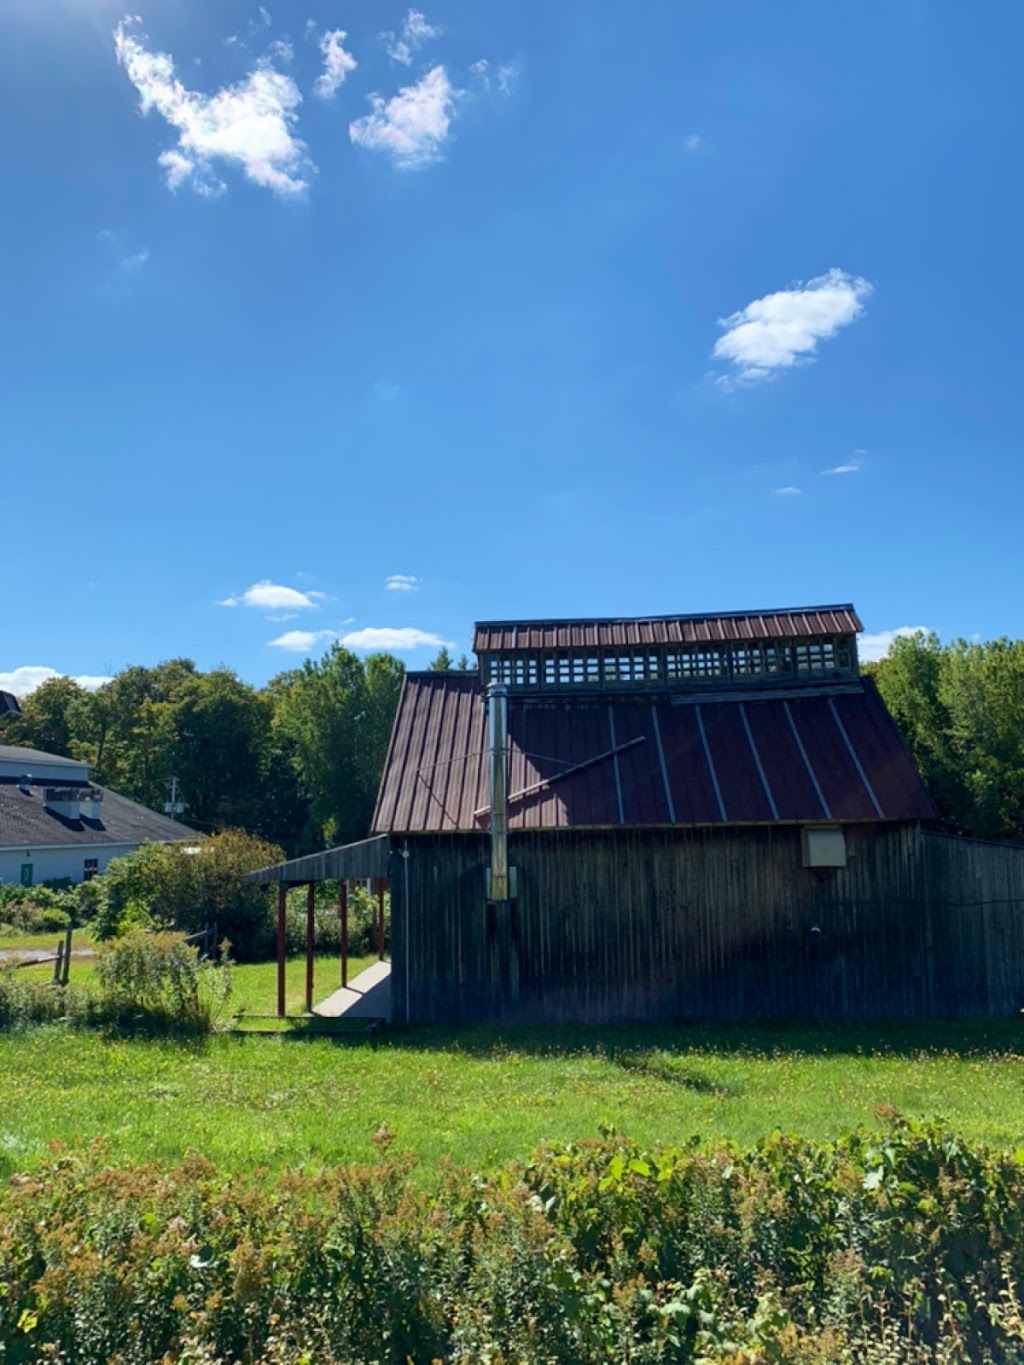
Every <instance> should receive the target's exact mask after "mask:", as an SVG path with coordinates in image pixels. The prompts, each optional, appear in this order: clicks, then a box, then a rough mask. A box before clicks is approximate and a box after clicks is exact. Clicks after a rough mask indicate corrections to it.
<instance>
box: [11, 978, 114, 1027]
mask: <svg viewBox="0 0 1024 1365" xmlns="http://www.w3.org/2000/svg"><path fill="white" fill-rule="evenodd" d="M91 1016H92V999H91V997H90V995H89V994H88V992H87V991H79V990H77V989H76V988H75V987H74V986H54V985H53V984H52V983H51V982H49V981H40V980H39V978H38V977H29V976H28V975H27V974H26V973H25V971H24V970H19V969H18V968H16V967H3V968H0V1030H4V1031H6V1030H11V1029H19V1028H25V1027H27V1026H28V1025H29V1024H45V1023H54V1022H56V1021H57V1020H66V1021H68V1022H70V1023H85V1022H87V1021H88V1020H89V1019H90V1018H91Z"/></svg>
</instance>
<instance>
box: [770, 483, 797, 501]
mask: <svg viewBox="0 0 1024 1365" xmlns="http://www.w3.org/2000/svg"><path fill="white" fill-rule="evenodd" d="M800 492H801V490H800V489H799V488H794V487H793V485H792V484H791V483H788V484H786V486H785V488H776V490H775V496H776V497H777V498H798V497H799V496H800Z"/></svg>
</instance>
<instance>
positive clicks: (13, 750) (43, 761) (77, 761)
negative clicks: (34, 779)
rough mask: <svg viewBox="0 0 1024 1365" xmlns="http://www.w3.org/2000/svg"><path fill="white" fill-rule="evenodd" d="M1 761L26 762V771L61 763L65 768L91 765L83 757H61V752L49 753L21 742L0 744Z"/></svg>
mask: <svg viewBox="0 0 1024 1365" xmlns="http://www.w3.org/2000/svg"><path fill="white" fill-rule="evenodd" d="M0 763H25V764H27V765H28V766H27V768H26V771H27V772H30V771H31V770H32V768H33V766H34V767H37V768H42V767H45V766H47V765H53V764H59V765H60V766H61V767H63V768H87V767H88V766H89V765H88V764H87V763H86V762H85V761H84V760H83V759H81V758H61V756H60V754H48V753H47V752H46V750H45V749H26V748H23V747H22V746H21V745H20V744H0Z"/></svg>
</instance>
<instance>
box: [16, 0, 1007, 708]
mask: <svg viewBox="0 0 1024 1365" xmlns="http://www.w3.org/2000/svg"><path fill="white" fill-rule="evenodd" d="M133 2H134V3H137V4H139V5H141V8H140V10H139V11H138V15H137V18H136V17H134V16H128V15H126V13H125V8H124V0H120V3H111V0H4V3H3V4H2V6H0V129H2V130H3V134H2V137H0V172H2V183H3V186H4V190H5V196H4V200H5V212H4V213H3V215H2V216H0V317H2V319H3V324H4V325H3V329H2V332H0V451H2V458H3V465H4V479H3V485H2V487H3V505H4V507H5V509H7V516H6V517H5V524H6V526H7V528H8V537H9V544H10V545H11V547H12V550H10V551H9V553H8V556H7V572H6V575H5V581H6V593H5V600H6V602H7V610H6V612H5V628H4V631H3V641H2V643H3V648H2V651H0V685H3V684H4V680H5V679H6V681H7V685H11V683H12V682H13V683H15V684H18V685H20V686H21V687H22V688H24V687H25V686H26V685H28V684H30V682H31V681H32V680H33V679H35V678H37V677H39V676H42V673H41V672H36V673H31V674H30V673H29V672H25V671H24V670H48V669H53V670H57V671H60V672H67V673H70V674H72V675H74V676H84V677H89V678H97V677H102V676H105V675H107V674H109V673H111V672H112V671H114V670H116V669H119V668H121V667H124V666H126V665H128V664H132V663H155V662H157V661H158V660H160V659H163V658H167V657H171V656H176V655H188V656H191V657H193V658H194V659H196V661H197V662H198V663H199V665H200V666H201V667H210V666H213V665H215V664H217V663H226V664H228V665H229V666H231V667H233V668H235V669H237V670H238V671H239V673H240V674H242V676H243V677H245V678H248V679H249V680H251V681H253V682H256V683H259V682H262V681H263V680H264V679H266V678H267V677H269V676H270V675H272V674H273V673H275V672H277V671H279V670H281V669H282V668H285V667H289V666H292V665H294V664H295V663H296V662H298V661H299V660H300V659H301V658H302V657H303V653H302V651H303V649H305V648H307V647H308V648H311V649H312V650H313V651H314V652H317V651H319V650H320V649H322V648H323V647H324V645H325V644H326V643H327V642H329V641H330V640H331V639H332V638H343V639H345V640H347V641H349V642H350V643H351V644H352V645H353V646H354V647H357V648H360V647H370V646H372V645H373V644H377V643H383V644H388V643H390V644H392V645H393V646H395V647H401V653H402V657H403V658H405V659H406V661H407V662H408V663H409V664H410V665H411V666H416V665H417V664H420V665H422V664H424V663H425V662H427V661H428V660H429V659H430V657H432V655H433V654H434V653H435V652H436V644H435V643H433V642H434V641H437V640H443V641H449V642H451V643H452V644H453V645H454V646H455V647H456V649H458V650H462V649H465V648H468V646H469V644H470V633H471V623H472V622H473V620H474V619H477V618H480V619H485V618H505V617H518V616H523V617H534V616H547V615H577V616H582V615H588V614H596V615H605V616H607V615H616V614H648V613H670V612H676V611H683V612H687V611H701V610H706V609H707V610H712V609H741V608H746V607H767V606H783V605H799V604H805V603H814V602H822V603H825V602H834V601H847V600H852V601H853V602H855V603H856V605H857V606H858V608H859V610H860V612H861V615H862V616H863V618H864V620H865V622H866V625H867V629H868V631H869V632H871V633H872V634H873V635H881V634H882V633H883V632H888V631H892V630H896V629H898V628H901V627H908V626H927V627H931V628H933V629H936V630H938V631H939V633H940V634H941V635H942V636H943V637H950V636H956V635H963V636H968V637H969V636H973V635H975V634H977V635H980V636H982V637H989V636H995V635H1000V634H1010V635H1019V634H1021V633H1024V605H1022V602H1021V594H1020V592H1019V590H1018V584H1019V580H1020V568H1021V559H1022V556H1021V552H1020V548H1019V545H1020V530H1019V519H1020V513H1019V508H1020V502H1021V492H1022V489H1021V483H1022V476H1021V473H1020V459H1019V450H1018V448H1019V443H1020V436H1019V427H1020V422H1019V402H1018V398H1017V389H1018V383H1017V379H1018V376H1017V371H1018V369H1019V361H1020V355H1019V343H1018V328H1019V324H1018V319H1017V314H1018V311H1019V310H1020V307H1021V294H1022V284H1021V270H1020V264H1019V259H1020V231H1019V225H1020V198H1021V191H1020V188H1019V185H1020V160H1021V157H1020V153H1021V141H1022V130H1024V120H1022V117H1021V114H1022V109H1021V104H1022V100H1021V95H1020V93H1019V92H1020V82H1019V72H1018V63H1019V58H1018V53H1019V49H1020V43H1021V39H1022V37H1024V10H1021V8H1020V7H1019V6H1017V5H1013V4H1010V3H1003V4H998V5H994V6H990V7H981V8H980V9H979V8H978V7H970V6H965V5H964V4H963V3H962V0H856V3H854V2H853V0H849V2H847V0H833V3H829V4H821V3H820V0H780V3H778V4H771V5H767V4H765V3H763V0H732V3H729V4H726V3H723V2H722V0H665V2H664V3H648V4H644V5H637V4H635V3H625V2H624V0H600V2H598V0H488V3H486V4H481V3H479V0H437V2H436V3H435V2H434V0H429V2H428V0H424V3H423V6H422V8H417V9H412V10H410V9H409V7H408V6H404V7H403V5H401V4H397V3H396V4H391V3H385V0H374V2H373V3H366V2H362V3H360V2H358V0H347V2H346V3H334V0H330V3H324V2H323V0H303V3H302V4H301V5H298V4H296V3H293V0H288V3H283V0H268V6H267V7H266V8H265V9H261V8H260V7H259V6H256V5H252V4H249V3H239V2H237V0H218V3H217V4H200V3H199V2H198V0H133ZM826 471H833V472H831V473H828V472H826ZM835 471H844V472H835ZM797 490H798V491H797ZM396 575H400V576H402V577H401V578H396V577H395V576H396ZM228 603H230V604H231V605H225V604H228ZM395 632H399V633H398V634H396V633H395ZM417 640H419V641H421V643H420V644H419V645H418V646H415V647H411V648H410V647H409V646H414V645H415V642H416V641H417ZM275 641H277V642H279V643H272V642H275ZM289 645H291V646H293V648H288V646H289ZM875 648H876V649H877V643H876V646H875Z"/></svg>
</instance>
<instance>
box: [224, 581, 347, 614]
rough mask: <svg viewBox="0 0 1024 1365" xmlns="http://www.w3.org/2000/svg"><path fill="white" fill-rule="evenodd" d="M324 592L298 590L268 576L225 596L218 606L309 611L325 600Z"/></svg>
mask: <svg viewBox="0 0 1024 1365" xmlns="http://www.w3.org/2000/svg"><path fill="white" fill-rule="evenodd" d="M326 597H327V594H326V593H322V592H300V591H299V590H298V588H288V587H285V586H284V584H283V583H272V582H271V581H270V579H269V578H264V579H262V580H261V581H260V582H259V583H254V584H253V585H252V587H251V588H246V590H245V592H240V593H236V594H234V595H232V596H231V597H225V598H224V600H223V601H222V602H218V604H217V605H218V606H220V607H256V608H258V609H259V610H261V611H309V610H310V609H311V608H315V607H318V606H319V605H320V603H321V602H323V601H325V600H326Z"/></svg>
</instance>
